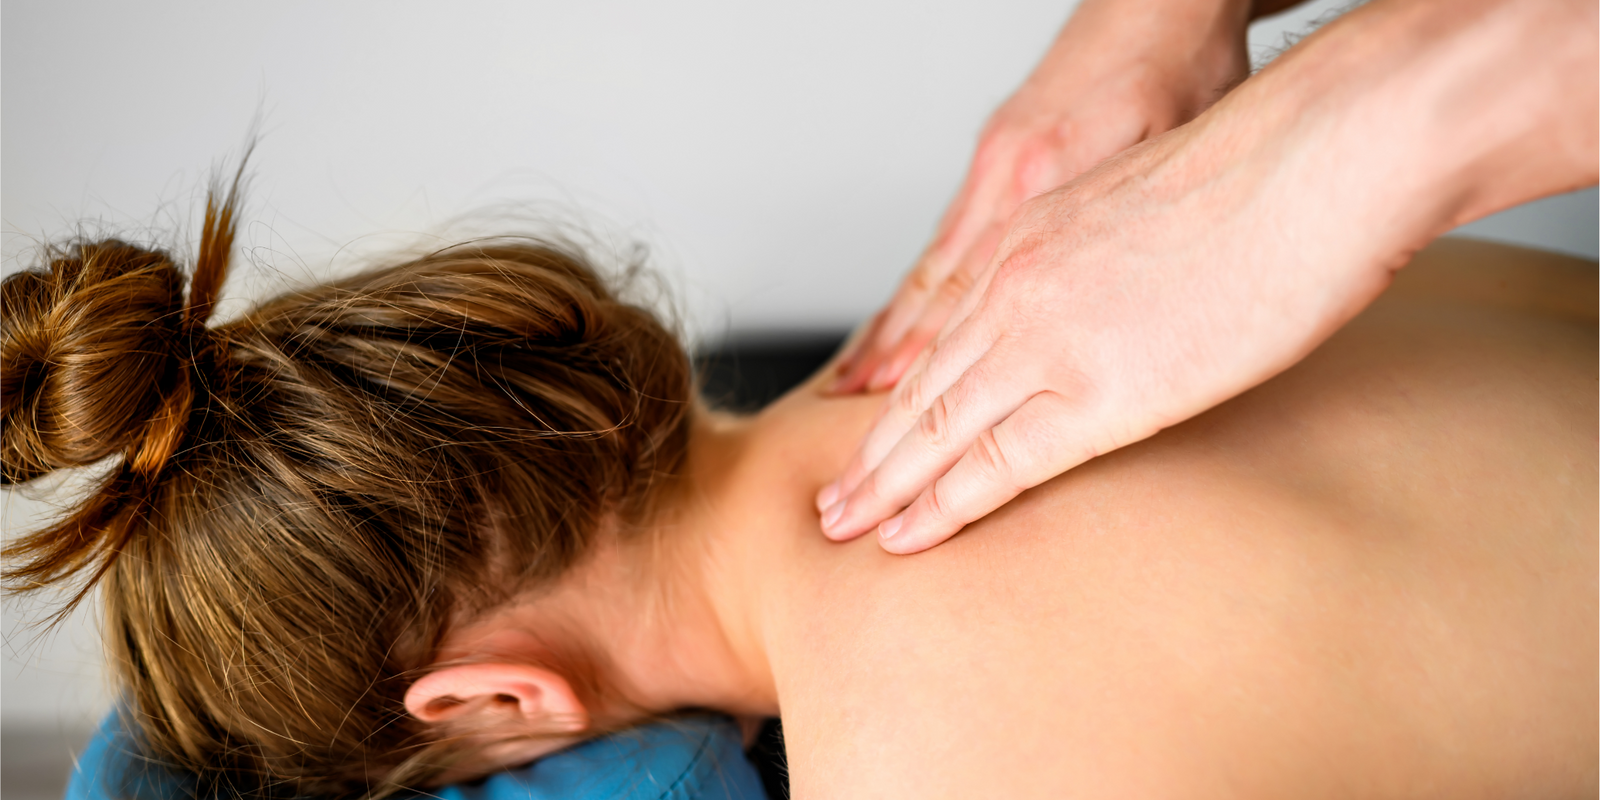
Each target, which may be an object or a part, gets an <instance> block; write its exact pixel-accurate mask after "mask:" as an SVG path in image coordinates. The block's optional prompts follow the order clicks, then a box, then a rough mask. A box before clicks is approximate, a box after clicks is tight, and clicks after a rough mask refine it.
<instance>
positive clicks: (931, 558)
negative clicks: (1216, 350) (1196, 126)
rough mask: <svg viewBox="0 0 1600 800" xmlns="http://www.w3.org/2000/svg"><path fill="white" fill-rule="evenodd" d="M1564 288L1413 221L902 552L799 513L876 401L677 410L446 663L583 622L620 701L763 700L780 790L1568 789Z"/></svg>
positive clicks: (1537, 265) (1572, 264)
mask: <svg viewBox="0 0 1600 800" xmlns="http://www.w3.org/2000/svg"><path fill="white" fill-rule="evenodd" d="M1595 296H1596V282H1595V270H1594V265H1592V264H1589V263H1587V262H1578V261H1573V260H1569V259H1562V258H1560V257H1555V256H1547V255H1542V254H1531V253H1529V252H1527V251H1520V250H1515V249H1511V248H1502V247H1497V246H1491V245H1480V244H1464V243H1459V242H1448V241H1447V242H1443V243H1440V244H1438V245H1435V246H1433V247H1431V248H1429V249H1428V250H1427V251H1424V253H1423V254H1422V255H1421V256H1419V257H1418V259H1417V261H1416V262H1415V263H1414V264H1413V265H1412V266H1410V267H1408V268H1407V269H1406V270H1404V271H1402V273H1401V274H1400V276H1399V278H1397V280H1396V283H1395V285H1394V287H1393V288H1392V289H1391V290H1390V291H1389V292H1388V293H1387V294H1386V295H1385V296H1384V297H1383V298H1382V299H1380V300H1379V301H1378V302H1377V303H1376V304H1374V305H1373V306H1372V307H1371V308H1369V309H1368V310H1367V311H1365V312H1364V313H1363V314H1361V315H1360V316H1359V317H1358V318H1357V319H1356V320H1355V321H1353V322H1352V323H1351V324H1350V325H1349V326H1347V327H1346V328H1345V329H1343V330H1341V331H1340V332H1339V333H1337V334H1335V335H1334V336H1333V337H1332V338H1331V339H1330V340H1329V341H1328V342H1327V343H1326V344H1324V345H1323V346H1322V347H1321V348H1319V349H1318V350H1317V351H1316V352H1314V353H1313V354H1312V355H1311V356H1310V357H1308V358H1307V359H1306V360H1305V361H1304V362H1302V363H1301V364H1299V365H1297V366H1295V367H1293V368H1292V369H1290V370H1289V371H1287V372H1285V373H1284V374H1282V375H1280V376H1279V377H1277V378H1275V379H1273V380H1272V381H1269V382H1268V383H1266V384H1263V385H1262V386H1260V387H1258V388H1256V389H1254V390H1252V391H1250V392H1248V393H1246V394H1244V395H1242V396H1240V397H1239V398H1236V399H1234V400H1232V401H1230V402H1228V403H1226V404H1224V405H1223V406H1221V407H1219V408H1217V409H1214V410H1212V411H1210V412H1208V413H1206V414H1204V415H1201V416H1200V417H1197V418H1195V419H1193V420H1191V421H1189V422H1186V423H1184V424H1182V425H1179V426H1176V427H1174V428H1172V429H1170V430H1167V431H1163V432H1162V433H1161V434H1159V435H1157V436H1155V437H1152V438H1150V439H1149V440H1147V441H1145V442H1142V443H1140V444H1137V445H1135V446H1131V447H1128V448H1124V449H1122V450H1119V451H1116V452H1114V453H1111V454H1108V455H1106V456H1103V457H1101V458H1098V459H1095V460H1094V461H1092V462H1090V463H1088V464H1086V465H1085V466H1083V467H1081V468H1079V469H1076V470H1074V471H1072V472H1070V473H1067V474H1066V475H1063V476H1061V477H1058V478H1056V479H1054V480H1052V481H1049V482H1047V483H1045V484H1043V485H1041V486H1039V487H1036V488H1034V489H1032V490H1030V491H1028V492H1026V493H1024V494H1023V495H1021V496H1020V497H1019V498H1017V499H1016V500H1015V501H1013V502H1012V503H1010V504H1008V505H1007V506H1005V507H1004V508H1002V509H1001V510H1000V511H998V512H996V513H994V514H992V515H990V516H989V517H987V518H985V519H984V520H982V521H980V522H979V523H977V524H975V525H972V526H969V527H968V528H967V529H966V530H965V531H964V532H963V533H962V534H961V535H960V536H958V537H955V538H954V539H952V540H950V541H949V542H948V543H947V544H946V545H945V546H943V547H940V548H936V549H934V550H932V551H929V552H927V553H924V554H921V555H918V556H916V557H901V556H895V555H891V554H888V553H885V552H884V551H883V550H882V548H880V547H878V545H877V544H876V543H875V542H874V541H873V540H872V539H870V538H863V539H859V540H856V541H853V542H848V543H842V544H841V543H835V542H830V541H828V540H826V539H824V538H822V537H819V536H817V535H816V527H817V524H818V523H817V515H816V511H815V508H814V507H813V505H812V497H813V495H814V493H815V492H816V490H817V489H818V488H819V487H820V486H821V485H822V484H823V483H824V482H826V481H827V480H830V479H831V478H832V476H833V474H834V473H835V472H836V471H837V470H838V468H839V465H840V464H841V463H843V462H844V460H845V459H847V458H848V457H849V456H850V451H851V449H852V448H853V446H854V444H855V441H856V437H858V436H859V435H860V433H861V432H862V431H863V430H864V429H865V427H866V426H867V425H869V424H870V422H871V420H872V417H873V415H874V414H875V413H876V411H877V406H878V404H879V403H880V402H881V397H876V396H856V397H851V398H842V399H832V398H826V397H824V396H823V394H822V386H821V383H822V380H820V379H819V380H818V381H813V382H812V383H811V384H809V385H807V386H805V387H802V388H801V389H798V390H796V391H795V392H794V393H792V394H791V395H790V396H788V397H786V398H785V399H784V400H782V401H780V402H779V403H778V404H776V405H775V406H773V407H772V408H770V409H768V410H767V411H766V412H764V413H763V414H761V415H760V416H758V417H755V418H752V419H747V420H728V419H720V420H707V422H706V424H705V425H703V426H702V427H701V429H700V430H699V432H698V433H697V438H696V440H695V447H694V450H693V456H692V461H691V467H690V475H689V481H688V483H687V486H688V487H689V491H688V492H687V493H686V495H685V497H684V501H683V504H682V505H681V507H680V508H679V509H678V511H677V513H676V514H675V516H674V519H675V522H674V523H672V524H670V525H668V526H666V527H665V528H664V529H663V531H662V532H661V533H662V534H663V535H661V536H659V537H654V538H652V539H651V540H650V541H652V542H655V544H654V545H653V546H648V547H646V546H636V545H613V546H611V547H607V548H603V549H602V552H601V553H600V554H599V555H597V556H596V558H595V559H594V560H592V561H591V562H590V563H589V564H587V565H585V566H584V567H583V568H581V569H580V570H578V571H577V572H575V573H574V574H573V576H572V577H571V578H570V579H568V580H566V581H564V583H563V584H562V586H560V587H558V588H557V589H556V590H555V591H553V592H550V593H545V594H542V595H540V596H539V598H538V599H537V600H534V601H533V602H529V603H527V604H523V605H519V606H516V607H513V608H512V609H508V610H505V611H504V612H502V613H501V614H499V615H497V616H496V617H495V618H494V619H493V620H485V621H484V624H481V625H478V626H473V627H469V628H466V629H463V630H462V631H460V632H458V634H457V635H456V636H455V637H453V639H452V647H454V648H455V650H453V651H452V653H451V654H452V657H453V658H455V659H458V660H466V661H474V660H476V661H478V662H483V661H494V662H496V663H513V664H514V663H519V659H521V662H522V663H537V662H538V661H539V658H540V655H539V652H538V647H539V646H538V645H537V643H536V642H535V641H534V640H535V639H537V638H538V637H537V636H534V635H532V634H529V635H528V636H526V637H525V638H526V641H524V642H523V643H522V644H521V645H508V644H506V642H507V641H509V640H508V639H507V637H508V636H510V637H511V639H515V638H516V634H515V632H516V631H538V630H542V631H544V632H545V633H546V634H548V632H549V631H550V630H552V629H553V628H552V626H556V625H559V626H560V628H561V629H562V630H576V629H587V630H591V631H602V630H603V631H604V632H605V633H604V637H607V638H604V639H602V638H600V637H598V636H595V635H591V636H589V637H587V638H589V639H591V640H592V641H593V642H595V643H596V645H597V646H598V647H600V648H601V649H602V650H603V651H604V654H605V658H606V662H607V664H608V665H609V667H608V672H609V673H610V679H611V680H612V681H614V683H615V684H616V685H617V686H618V687H619V688H620V690H621V692H622V693H623V694H625V695H626V696H627V697H628V698H629V699H630V701H632V702H633V703H634V704H637V705H639V706H642V707H644V708H650V709H662V710H664V709H669V708H676V707H682V706H688V705H698V706H708V707H713V708H720V709H724V710H728V711H731V712H734V713H754V714H759V713H776V712H780V711H781V713H782V716H783V719H784V728H785V733H786V737H787V742H786V744H787V747H788V755H789V765H790V770H791V780H792V786H793V790H794V796H795V797H799V798H835V797H1142V796H1159V797H1208V796H1270V797H1285V796H1293V797H1306V796H1324V795H1325V796H1339V797H1348V796H1362V797H1366V796H1416V795H1422V796H1440V797H1474V796H1502V795H1507V794H1517V795H1526V796H1539V797H1547V796H1553V797H1559V796H1570V795H1576V794H1585V795H1588V796H1592V795H1593V794H1594V792H1595V790H1596V765H1595V758H1594V754H1595V751H1596V748H1597V745H1600V742H1597V737H1596V728H1597V721H1600V720H1597V712H1596V707H1597V701H1600V697H1597V692H1596V683H1597V674H1600V665H1597V634H1596V629H1597V622H1600V617H1597V612H1596V594H1597V575H1596V561H1597V556H1600V551H1597V519H1596V514H1597V512H1596V508H1597V491H1596V484H1597V479H1600V475H1597V468H1596V449H1597V444H1600V439H1597V434H1600V431H1597V424H1596V418H1597V396H1596V392H1597V389H1596V386H1597V383H1596V382H1597V368H1596V363H1597V350H1596V325H1595V316H1594V314H1595ZM828 374H829V373H828V371H827V370H824V372H823V373H822V375H823V376H826V375H828ZM645 609H650V610H652V611H651V612H650V613H645ZM590 626H594V627H590ZM491 639H492V640H493V641H495V642H496V644H495V645H494V646H493V647H489V646H486V645H484V643H487V642H489V641H490V640H491ZM686 641H693V642H694V643H695V644H693V645H692V646H685V645H684V644H683V642H686ZM480 645H482V646H480ZM707 675H715V676H717V678H716V679H715V680H707V679H705V676H707ZM462 699H465V700H467V701H468V702H466V703H464V704H463V707H466V708H477V709H479V711H481V712H482V713H483V714H488V713H491V712H494V711H495V709H494V707H493V706H494V704H492V703H481V704H479V705H477V706H474V705H473V704H472V702H471V698H462ZM528 705H529V704H528V703H524V704H523V706H522V708H526V707H528ZM501 711H504V709H501ZM504 719H506V720H508V721H509V722H518V721H520V724H525V725H526V726H528V727H527V728H526V730H528V731H532V730H535V729H536V728H537V725H538V724H539V722H540V721H539V720H538V719H536V718H535V717H530V716H526V715H525V716H524V717H520V718H517V719H515V720H513V719H512V718H511V717H510V716H506V717H504ZM485 766H487V765H485Z"/></svg>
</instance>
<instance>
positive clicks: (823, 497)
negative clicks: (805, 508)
mask: <svg viewBox="0 0 1600 800" xmlns="http://www.w3.org/2000/svg"><path fill="white" fill-rule="evenodd" d="M838 501H839V482H838V481H834V482H833V483H830V484H828V485H827V486H824V487H822V491H820V492H817V511H818V512H819V513H820V512H823V511H827V510H828V509H830V508H832V507H833V504H834V503H836V502H838Z"/></svg>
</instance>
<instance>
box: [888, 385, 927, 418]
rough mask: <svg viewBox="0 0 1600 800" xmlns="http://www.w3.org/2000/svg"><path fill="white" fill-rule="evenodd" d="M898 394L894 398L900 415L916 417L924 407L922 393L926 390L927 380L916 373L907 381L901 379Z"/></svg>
mask: <svg viewBox="0 0 1600 800" xmlns="http://www.w3.org/2000/svg"><path fill="white" fill-rule="evenodd" d="M901 386H903V387H905V388H903V389H901V390H900V396H899V397H898V398H896V399H895V404H896V406H897V408H898V410H899V412H900V414H901V415H902V416H905V417H909V418H913V419H914V418H916V417H918V416H920V415H921V414H922V409H923V408H924V407H925V405H924V403H923V399H922V398H923V395H924V394H925V393H926V392H927V381H926V380H925V379H924V378H923V377H922V376H921V375H918V376H917V377H915V378H912V379H911V380H909V381H903V382H902V383H901Z"/></svg>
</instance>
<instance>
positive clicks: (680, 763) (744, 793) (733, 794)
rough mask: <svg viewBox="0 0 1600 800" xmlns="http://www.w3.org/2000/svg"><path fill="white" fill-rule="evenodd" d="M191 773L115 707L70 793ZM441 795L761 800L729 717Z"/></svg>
mask: <svg viewBox="0 0 1600 800" xmlns="http://www.w3.org/2000/svg"><path fill="white" fill-rule="evenodd" d="M194 785H195V783H194V780H193V778H191V777H189V776H186V775H183V774H180V773H177V772H175V771H173V770H170V769H167V768H164V767H162V766H160V765H159V764H155V763H154V762H152V761H150V760H148V759H146V758H145V757H143V756H142V755H140V754H139V752H138V748H137V746H136V744H135V742H134V739H133V737H132V736H131V735H130V734H129V733H128V731H127V730H126V729H124V728H123V727H122V724H121V721H120V720H119V719H118V717H117V715H116V714H112V715H110V716H109V717H107V718H106V720H105V721H104V722H102V723H101V724H100V729H99V730H98V731H96V732H95V735H94V738H93V739H91V740H90V741H89V746H88V748H87V749H85V750H84V752H83V755H82V756H81V757H80V758H79V759H78V765H77V767H76V768H75V769H74V770H73V773H72V781H71V782H70V783H69V784H68V785H67V797H66V800H195V798H194ZM424 797H429V798H435V797H436V798H440V799H441V800H558V799H559V800H601V799H602V798H603V799H604V800H646V798H648V799H649V800H764V798H765V797H766V795H765V794H764V793H763V791H762V788H761V779H760V778H759V777H758V776H757V775H756V771H755V768H754V767H752V766H751V765H750V762H749V761H748V760H746V759H745V756H744V752H743V750H742V749H741V748H740V739H739V728H738V726H737V725H735V724H734V723H733V721H732V720H730V719H727V718H726V717H719V716H712V715H696V716H686V717H680V718H677V719H672V720H668V721H665V722H659V723H655V724H651V725H643V726H640V727H637V728H632V729H629V730H626V731H622V732H619V733H615V734H612V735H610V736H603V737H601V738H598V739H593V740H590V741H588V742H584V743H583V744H579V745H576V746H573V747H571V748H568V749H566V750H563V751H561V752H559V753H556V754H553V755H549V756H546V757H544V758H542V759H539V760H538V761H535V762H534V763H532V764H528V765H526V766H523V767H519V768H517V769H512V770H507V771H505V772H500V773H497V774H495V775H491V776H489V777H488V778H485V779H483V780H479V781H474V782H472V783H463V784H456V785H454V786H447V787H445V788H443V789H438V790H434V791H431V792H428V793H427V794H426V795H424Z"/></svg>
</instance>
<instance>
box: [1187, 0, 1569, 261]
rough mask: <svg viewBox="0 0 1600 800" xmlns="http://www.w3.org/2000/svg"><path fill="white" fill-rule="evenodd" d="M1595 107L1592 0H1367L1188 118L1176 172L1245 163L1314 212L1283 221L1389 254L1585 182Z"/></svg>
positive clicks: (1243, 167) (1237, 169) (1242, 167)
mask: <svg viewBox="0 0 1600 800" xmlns="http://www.w3.org/2000/svg"><path fill="white" fill-rule="evenodd" d="M1596 102H1597V101H1596V21H1595V9H1594V7H1593V6H1592V4H1588V3H1584V2H1543V3H1538V2H1519V1H1518V0H1463V1H1460V2H1439V1H1437V0H1387V1H1382V2H1375V3H1372V4H1370V5H1368V6H1366V7H1363V8H1361V9H1358V10H1356V11H1354V12H1352V13H1350V14H1348V15H1346V16H1345V17H1344V18H1342V19H1340V20H1338V21H1337V22H1335V23H1333V24H1331V25H1329V26H1327V27H1326V28H1324V29H1322V30H1321V31H1319V32H1318V33H1317V34H1316V35H1314V36H1312V37H1310V38H1308V39H1307V40H1306V41H1304V42H1302V43H1301V44H1300V45H1299V46H1297V47H1295V48H1294V49H1293V50H1291V51H1289V52H1288V53H1286V54H1285V55H1284V56H1283V57H1282V58H1280V59H1278V60H1277V61H1276V62H1274V63H1273V64H1272V65H1271V66H1269V67H1268V68H1267V69H1265V70H1263V71H1262V72H1261V73H1260V74H1259V75H1257V76H1255V77H1253V78H1251V79H1250V80H1249V81H1247V82H1246V83H1245V84H1244V85H1243V86H1241V87H1240V88H1239V89H1238V90H1236V91H1235V92H1233V93H1232V94H1230V95H1229V96H1228V97H1227V98H1226V99H1225V100H1224V101H1223V102H1221V103H1219V104H1218V105H1217V106H1216V107H1215V108H1213V109H1212V110H1211V111H1210V112H1208V113H1207V114H1206V115H1204V116H1203V117H1202V118H1201V119H1199V120H1197V121H1196V123H1195V124H1194V125H1193V126H1191V127H1192V128H1194V130H1193V131H1190V132H1187V134H1188V135H1189V136H1191V137H1192V144H1193V146H1192V147H1191V148H1189V150H1190V152H1192V153H1194V154H1195V157H1194V158H1191V159H1187V161H1188V163H1187V164H1185V170H1183V172H1186V173H1189V174H1190V177H1191V178H1192V175H1193V174H1194V173H1197V172H1198V173H1201V174H1204V173H1207V172H1211V173H1216V174H1221V173H1224V172H1229V171H1231V172H1233V173H1244V174H1249V173H1252V172H1254V173H1259V176H1258V177H1259V179H1260V180H1262V181H1266V182H1274V181H1276V182H1277V183H1278V184H1280V185H1278V186H1277V187H1276V189H1275V191H1276V193H1277V194H1279V195H1280V196H1282V197H1283V199H1284V200H1286V201H1291V202H1292V203H1293V205H1294V206H1295V207H1297V208H1299V209H1301V210H1302V211H1304V210H1307V209H1310V210H1313V211H1314V212H1315V213H1319V214H1321V215H1322V217H1321V219H1308V218H1306V217H1308V216H1310V214H1307V213H1300V217H1301V218H1300V219H1294V220H1287V221H1286V224H1289V225H1291V226H1292V227H1294V228H1296V229H1298V231H1299V232H1306V231H1307V230H1308V229H1309V228H1312V227H1315V226H1318V225H1321V226H1323V227H1330V226H1331V227H1335V228H1341V229H1342V234H1343V235H1345V236H1350V235H1352V234H1355V235H1359V236H1361V237H1365V238H1366V239H1367V240H1368V243H1369V244H1370V245H1372V246H1374V247H1377V248H1380V249H1386V250H1389V251H1393V253H1392V255H1394V256H1399V255H1401V254H1403V253H1406V252H1410V251H1411V250H1414V249H1415V248H1417V247H1420V246H1421V245H1423V244H1425V243H1426V242H1427V241H1429V240H1431V239H1432V238H1433V237H1435V236H1437V235H1439V234H1441V233H1443V232H1445V231H1447V230H1449V229H1450V228H1452V227H1455V226H1456V225H1459V224H1461V223H1464V222H1467V221H1470V220H1472V219H1476V218H1478V217H1482V216H1484V215H1486V214H1490V213H1493V212H1495V211H1498V210H1501V209H1503V208H1506V207H1508V206H1511V205H1515V204H1517V203H1521V202H1525V201H1527V200H1531V199H1534V198H1537V197H1540V196H1544V195H1548V194H1553V193H1556V192H1561V191H1567V190H1571V189H1576V188H1579V187H1582V186H1585V185H1590V184H1593V183H1594V182H1595V180H1596V177H1597V167H1596V160H1597V147H1596V121H1595V120H1596V115H1597V107H1596ZM1296 183H1297V184H1298V185H1296ZM1285 184H1287V185H1285ZM1296 191H1298V192H1299V193H1301V194H1303V195H1305V196H1304V197H1302V198H1295V197H1293V193H1294V192H1296ZM1297 213H1299V212H1297ZM1312 238H1313V239H1314V238H1316V237H1315V236H1313V237H1312ZM1344 244H1346V245H1348V244H1350V243H1348V242H1345V243H1344ZM1352 255H1355V254H1354V253H1352ZM1368 255H1369V256H1372V257H1379V258H1384V257H1386V256H1383V255H1381V254H1377V253H1369V254H1368Z"/></svg>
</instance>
